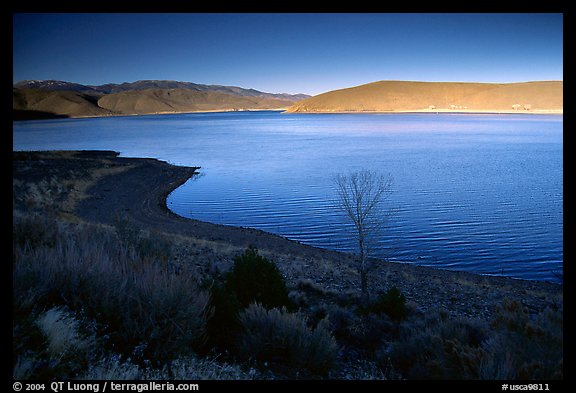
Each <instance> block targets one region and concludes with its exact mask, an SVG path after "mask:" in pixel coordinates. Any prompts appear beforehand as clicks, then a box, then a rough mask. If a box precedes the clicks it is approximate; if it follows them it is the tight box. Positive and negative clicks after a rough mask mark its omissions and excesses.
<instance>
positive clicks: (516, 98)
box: [287, 81, 564, 113]
mask: <svg viewBox="0 0 576 393" xmlns="http://www.w3.org/2000/svg"><path fill="white" fill-rule="evenodd" d="M563 108H564V102H563V82H562V81H543V82H524V83H463V82H462V83H457V82H406V81H380V82H373V83H368V84H365V85H361V86H356V87H351V88H348V89H341V90H334V91H330V92H327V93H323V94H319V95H317V96H314V97H311V98H307V99H304V100H302V101H299V102H297V103H296V104H294V105H293V106H291V107H290V108H288V110H287V112H316V113H318V112H320V113H321V112H401V111H424V112H427V111H434V112H436V111H448V112H450V111H469V112H473V111H480V112H482V111H511V112H517V111H533V112H538V111H558V112H561V111H563Z"/></svg>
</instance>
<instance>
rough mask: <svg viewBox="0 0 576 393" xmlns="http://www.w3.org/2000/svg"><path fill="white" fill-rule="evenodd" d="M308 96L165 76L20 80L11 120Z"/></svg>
mask: <svg viewBox="0 0 576 393" xmlns="http://www.w3.org/2000/svg"><path fill="white" fill-rule="evenodd" d="M308 97H310V96H308V95H305V94H285V93H265V92H261V91H258V90H254V89H244V88H242V87H237V86H220V85H202V84H197V83H192V82H178V81H163V80H142V81H137V82H126V83H120V84H112V83H110V84H105V85H99V86H89V85H82V84H78V83H71V82H64V81H56V80H47V81H22V82H18V83H16V84H14V85H13V89H12V109H13V112H14V118H15V119H23V118H42V117H53V116H58V117H62V116H64V117H85V116H111V115H124V114H151V113H180V112H194V111H217V110H247V109H284V108H287V107H289V106H291V105H293V104H294V103H296V102H298V101H299V100H302V99H305V98H308Z"/></svg>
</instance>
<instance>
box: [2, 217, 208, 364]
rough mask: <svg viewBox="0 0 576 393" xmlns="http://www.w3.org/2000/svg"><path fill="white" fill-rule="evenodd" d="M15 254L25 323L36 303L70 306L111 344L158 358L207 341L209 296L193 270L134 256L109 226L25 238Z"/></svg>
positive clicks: (18, 313)
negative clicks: (32, 240)
mask: <svg viewBox="0 0 576 393" xmlns="http://www.w3.org/2000/svg"><path fill="white" fill-rule="evenodd" d="M13 255H14V260H13V264H14V266H13V282H14V285H13V304H14V313H15V314H14V315H15V319H16V318H18V319H19V321H22V322H25V320H26V317H25V314H26V313H30V312H34V309H38V308H51V307H56V306H60V305H63V306H66V307H67V308H68V309H70V310H71V311H73V312H80V311H82V312H83V313H84V315H86V316H87V317H89V318H91V319H93V320H95V321H96V323H97V332H98V334H99V335H101V336H103V337H106V340H105V341H104V342H103V343H104V344H105V345H107V346H108V347H109V348H110V349H113V350H114V351H117V352H120V353H121V354H123V355H125V356H127V357H132V358H133V359H134V360H135V361H140V362H144V361H145V360H151V361H155V362H156V364H161V363H164V362H169V361H170V360H172V359H174V358H176V357H178V356H181V355H186V354H188V353H189V352H190V351H191V350H193V349H194V348H196V347H197V346H199V345H200V343H201V342H202V341H203V339H204V333H205V322H206V317H207V312H208V307H207V306H208V296H207V294H206V293H205V292H204V291H202V290H200V289H199V287H198V285H197V283H196V281H195V278H194V276H193V275H192V274H191V273H190V272H186V271H183V272H181V273H180V274H174V273H171V272H170V271H168V270H167V269H166V268H165V267H164V266H163V264H160V263H156V262H155V261H154V260H150V259H138V258H136V259H134V255H133V254H132V253H131V252H130V251H129V250H127V249H126V247H122V246H121V244H119V242H118V240H117V238H116V237H115V236H110V233H108V232H105V231H104V230H101V229H96V228H95V227H91V226H77V227H70V228H69V230H68V231H67V232H66V233H62V234H61V235H60V236H58V237H57V238H56V240H55V244H54V245H53V246H52V247H47V246H45V245H44V246H41V245H37V246H36V247H35V248H34V249H31V248H30V247H28V245H26V244H25V245H24V246H23V247H15V251H14V253H13ZM18 324H21V323H20V322H17V323H16V325H18ZM29 325H30V324H29V323H28V326H29ZM27 331H30V329H22V330H19V331H17V333H18V334H22V335H26V334H28V333H27ZM19 332H20V333H19ZM15 340H16V337H15ZM24 341H26V339H24ZM18 349H19V350H25V349H24V348H18Z"/></svg>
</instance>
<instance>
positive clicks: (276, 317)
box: [240, 304, 338, 373]
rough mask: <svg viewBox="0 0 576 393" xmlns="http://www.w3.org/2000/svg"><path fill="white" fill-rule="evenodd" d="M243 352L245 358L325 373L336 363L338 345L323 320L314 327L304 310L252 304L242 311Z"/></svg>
mask: <svg viewBox="0 0 576 393" xmlns="http://www.w3.org/2000/svg"><path fill="white" fill-rule="evenodd" d="M240 321H241V323H242V326H243V328H244V331H243V336H242V341H241V347H240V351H241V354H242V355H244V357H246V358H255V359H257V360H263V361H271V362H275V363H281V364H285V365H288V366H291V367H297V368H305V369H307V370H309V371H311V372H318V373H325V372H327V371H329V370H330V369H331V368H333V367H334V365H335V364H336V362H337V358H338V346H337V344H336V341H335V340H334V337H332V334H331V332H330V331H329V329H328V324H329V322H328V320H327V319H324V320H322V321H320V322H319V323H318V325H317V326H316V327H315V328H314V329H311V328H309V327H308V326H307V318H306V316H305V315H304V314H302V313H289V312H288V311H287V310H286V309H285V308H282V309H277V308H273V309H271V310H267V309H266V308H265V307H263V306H261V305H258V304H252V305H250V306H249V307H248V308H247V309H246V310H244V311H243V312H242V313H241V314H240Z"/></svg>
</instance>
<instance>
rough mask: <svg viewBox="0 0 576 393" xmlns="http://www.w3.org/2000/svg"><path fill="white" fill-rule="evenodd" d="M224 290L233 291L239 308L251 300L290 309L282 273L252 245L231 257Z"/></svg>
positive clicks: (251, 301)
mask: <svg viewBox="0 0 576 393" xmlns="http://www.w3.org/2000/svg"><path fill="white" fill-rule="evenodd" d="M226 289H227V290H229V291H232V292H234V293H235V294H236V297H237V298H238V301H239V302H240V306H241V307H242V308H245V307H248V305H250V304H251V303H259V304H261V305H262V306H264V307H266V308H268V309H270V308H274V307H288V308H291V302H290V299H289V297H288V289H287V288H286V283H285V282H284V277H282V273H280V270H278V267H277V266H276V264H274V262H272V261H269V260H268V259H266V258H265V257H263V256H260V255H258V250H257V249H256V248H255V247H253V246H250V247H249V248H248V249H247V250H246V251H245V252H244V254H242V255H239V256H237V257H236V258H235V259H234V267H233V268H232V271H230V272H229V273H228V274H227V275H226Z"/></svg>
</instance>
